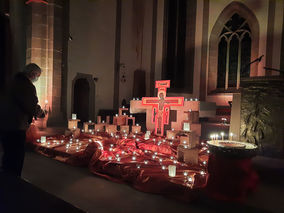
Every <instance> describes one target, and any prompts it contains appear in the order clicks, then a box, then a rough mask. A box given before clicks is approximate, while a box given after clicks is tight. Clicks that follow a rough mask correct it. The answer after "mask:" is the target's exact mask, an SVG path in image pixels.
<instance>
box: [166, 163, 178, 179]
mask: <svg viewBox="0 0 284 213" xmlns="http://www.w3.org/2000/svg"><path fill="white" fill-rule="evenodd" d="M176 168H177V167H176V166H175V165H169V166H168V170H169V176H170V177H175V176H176Z"/></svg>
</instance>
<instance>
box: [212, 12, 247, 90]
mask: <svg viewBox="0 0 284 213" xmlns="http://www.w3.org/2000/svg"><path fill="white" fill-rule="evenodd" d="M250 59H251V30H250V28H249V25H248V23H247V21H246V20H245V19H244V18H242V17H241V16H239V15H238V14H237V13H236V14H234V15H233V16H232V17H231V18H230V19H229V21H227V23H226V24H225V25H224V28H223V30H222V32H221V34H220V35H219V43H218V77H217V88H224V89H225V90H227V89H228V88H237V89H239V87H240V78H243V77H249V74H250V66H249V62H250Z"/></svg>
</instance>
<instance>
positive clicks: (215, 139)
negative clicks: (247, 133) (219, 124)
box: [210, 132, 234, 141]
mask: <svg viewBox="0 0 284 213" xmlns="http://www.w3.org/2000/svg"><path fill="white" fill-rule="evenodd" d="M220 136H221V140H222V141H223V140H224V136H225V133H224V132H221V133H220V135H219V134H211V135H210V139H211V140H212V141H217V140H219V138H220ZM233 136H234V134H233V133H232V132H230V134H229V138H228V140H233Z"/></svg>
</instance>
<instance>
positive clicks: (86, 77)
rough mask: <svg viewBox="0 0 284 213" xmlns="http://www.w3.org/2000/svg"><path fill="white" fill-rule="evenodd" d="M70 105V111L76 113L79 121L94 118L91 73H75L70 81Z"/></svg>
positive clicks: (93, 88)
mask: <svg viewBox="0 0 284 213" xmlns="http://www.w3.org/2000/svg"><path fill="white" fill-rule="evenodd" d="M71 106H72V107H71V112H72V113H76V114H77V117H78V119H80V120H81V121H83V122H84V121H89V120H94V118H95V82H94V78H93V76H92V75H90V74H84V73H77V75H76V76H75V78H74V79H73V81H72V105H71ZM70 116H71V115H70Z"/></svg>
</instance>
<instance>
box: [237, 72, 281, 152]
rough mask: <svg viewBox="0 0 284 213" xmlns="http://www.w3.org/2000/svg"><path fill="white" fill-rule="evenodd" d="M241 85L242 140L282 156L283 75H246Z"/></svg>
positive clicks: (264, 150)
mask: <svg viewBox="0 0 284 213" xmlns="http://www.w3.org/2000/svg"><path fill="white" fill-rule="evenodd" d="M241 86H242V87H243V89H242V94H241V127H240V134H241V135H240V138H241V140H242V141H247V142H249V143H254V144H257V145H258V146H259V148H260V151H261V154H262V155H266V156H270V157H284V134H283V133H284V110H283V108H284V78H281V77H279V76H275V77H253V78H247V79H243V80H242V82H241Z"/></svg>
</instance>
